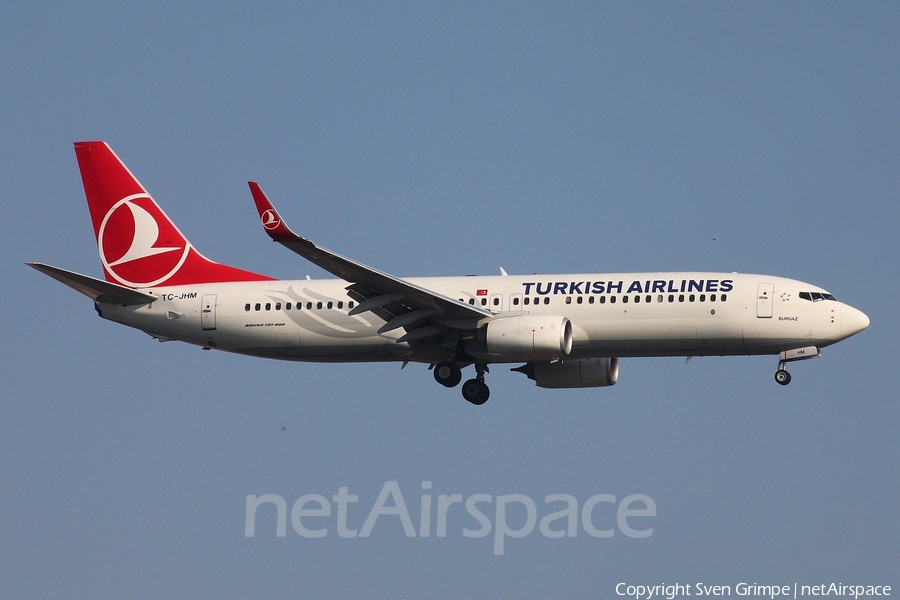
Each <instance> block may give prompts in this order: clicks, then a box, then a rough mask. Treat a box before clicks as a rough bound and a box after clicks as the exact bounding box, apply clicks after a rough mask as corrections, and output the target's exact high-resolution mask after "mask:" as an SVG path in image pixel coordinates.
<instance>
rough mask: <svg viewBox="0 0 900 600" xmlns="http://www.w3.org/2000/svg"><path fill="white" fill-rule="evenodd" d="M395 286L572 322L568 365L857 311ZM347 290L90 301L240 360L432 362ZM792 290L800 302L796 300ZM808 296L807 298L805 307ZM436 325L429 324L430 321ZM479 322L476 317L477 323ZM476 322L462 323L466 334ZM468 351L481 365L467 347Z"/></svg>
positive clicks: (627, 289) (780, 330) (570, 285)
mask: <svg viewBox="0 0 900 600" xmlns="http://www.w3.org/2000/svg"><path fill="white" fill-rule="evenodd" d="M406 281H408V282H410V283H413V284H415V285H418V286H421V287H423V288H427V289H429V290H431V291H433V292H435V293H437V294H441V295H443V296H447V297H450V298H453V299H457V300H461V301H463V302H466V303H470V304H475V305H476V306H481V307H484V308H487V309H488V310H490V311H491V312H492V313H494V315H495V316H496V317H504V316H516V315H522V314H527V313H531V314H543V315H558V316H563V317H567V318H568V319H569V321H571V323H572V328H573V337H574V343H573V347H572V351H571V354H570V355H569V356H570V357H571V358H588V357H632V356H703V355H752V354H777V353H779V352H782V351H785V350H790V349H794V348H800V347H807V346H816V347H819V348H821V347H824V346H828V345H830V344H833V343H835V342H838V341H840V340H842V339H845V338H847V337H849V336H850V335H853V334H854V333H857V332H859V331H861V330H862V329H864V328H865V326H866V325H867V324H868V319H867V318H866V317H865V315H863V314H862V313H861V312H860V311H858V310H856V309H854V308H852V307H850V306H848V305H846V304H843V303H841V302H838V301H836V300H833V299H826V298H831V296H829V295H828V294H827V293H826V292H824V290H822V289H821V288H819V287H817V286H813V285H810V284H806V283H803V282H800V281H796V280H792V279H784V278H780V277H771V276H766V275H748V274H738V273H690V272H688V273H615V274H608V273H601V274H578V275H527V276H471V277H422V278H410V279H407V280H406ZM348 285H349V284H348V283H347V282H345V281H341V280H338V279H332V280H281V281H265V282H242V283H208V284H195V285H188V286H177V287H154V288H146V289H143V290H142V291H144V292H147V293H150V294H152V295H154V296H157V297H158V298H159V300H158V301H154V302H152V303H150V304H148V305H143V306H121V305H113V304H104V303H98V307H99V308H100V312H101V314H102V316H103V317H104V318H107V319H111V320H114V321H118V322H121V323H123V324H125V325H128V326H131V327H135V328H138V329H141V330H143V331H146V332H147V333H149V334H151V335H153V336H154V337H157V338H160V339H163V340H166V339H173V340H181V341H184V342H188V343H191V344H197V345H200V346H203V347H208V348H216V349H220V350H226V351H230V352H237V353H241V354H249V355H255V356H264V357H269V358H280V359H285V360H299V361H318V362H358V361H389V360H410V361H419V362H435V361H438V360H442V358H441V357H440V356H433V355H431V354H430V353H429V351H428V349H427V348H421V347H418V346H417V345H416V344H409V343H406V342H402V343H398V342H397V340H398V339H399V338H400V337H401V336H402V335H403V334H404V333H405V331H404V330H403V329H402V328H400V329H395V330H392V331H388V332H385V333H382V334H379V333H377V331H378V329H379V328H380V327H381V326H383V325H384V324H385V321H384V320H382V319H381V318H379V317H378V316H376V315H375V314H373V313H372V312H363V313H361V314H358V315H354V316H351V315H349V314H348V313H349V312H350V310H351V308H352V306H353V305H355V304H356V302H354V300H353V299H352V298H351V297H349V296H348V295H347V291H346V289H345V288H346V287H347V286H348ZM801 292H803V293H805V294H803V296H805V297H802V296H801ZM812 298H814V299H812ZM435 320H437V321H439V318H436V319H435ZM488 320H489V319H483V320H482V322H487V321H488ZM481 324H482V323H481V322H477V321H473V322H472V324H471V325H472V327H471V328H472V329H473V330H474V329H477V328H478V327H479V326H480V325H481ZM467 352H469V354H471V355H472V356H475V357H476V358H478V359H479V360H483V361H486V362H519V361H520V360H519V359H518V358H515V357H502V356H492V355H490V354H488V353H487V349H486V348H479V347H478V344H471V345H469V346H467Z"/></svg>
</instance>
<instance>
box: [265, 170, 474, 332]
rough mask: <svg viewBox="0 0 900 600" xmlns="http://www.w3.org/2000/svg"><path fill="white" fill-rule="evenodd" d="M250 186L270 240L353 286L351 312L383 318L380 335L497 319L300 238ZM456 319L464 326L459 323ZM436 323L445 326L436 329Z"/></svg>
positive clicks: (350, 286) (439, 329) (469, 324)
mask: <svg viewBox="0 0 900 600" xmlns="http://www.w3.org/2000/svg"><path fill="white" fill-rule="evenodd" d="M249 185H250V192H251V193H252V194H253V200H254V202H255V203H256V209H257V210H258V211H259V218H260V220H261V221H262V225H263V228H264V229H265V231H266V233H267V234H269V237H270V238H272V240H273V241H275V242H278V243H279V244H281V245H283V246H285V247H287V248H290V249H291V250H293V251H294V252H296V253H297V254H299V255H300V256H302V257H303V258H305V259H307V260H308V261H310V262H311V263H313V264H315V265H317V266H319V267H321V268H323V269H325V270H326V271H328V272H329V273H332V274H334V275H336V276H338V277H340V278H341V279H343V280H344V281H347V282H349V283H350V284H351V285H349V286H348V287H347V291H348V293H349V294H350V295H351V297H354V298H356V299H357V301H358V302H359V304H358V305H357V306H356V307H355V308H353V309H352V310H351V311H350V314H359V313H362V312H366V311H372V312H373V313H375V314H377V315H378V316H379V317H381V318H382V319H384V320H385V321H387V323H386V324H385V325H384V326H383V327H382V328H381V329H380V330H379V333H384V332H387V331H390V330H392V329H397V328H399V327H404V328H405V329H406V331H407V332H408V333H407V335H405V336H403V337H402V338H401V340H402V341H407V340H410V339H420V338H424V337H427V336H429V335H433V334H439V333H441V331H443V330H444V327H445V326H449V327H454V326H455V325H462V323H467V324H466V325H463V327H471V326H473V325H472V324H473V323H474V322H477V321H478V320H480V319H484V318H486V317H491V316H492V313H491V312H490V311H489V310H487V309H484V308H482V307H480V306H473V305H471V304H466V303H465V302H460V301H459V300H457V299H455V298H450V297H448V296H444V295H442V294H438V293H436V292H433V291H431V290H429V289H427V288H423V287H420V286H417V285H415V284H412V283H409V282H408V281H404V280H403V279H400V278H398V277H394V276H393V275H389V274H387V273H383V272H381V271H378V270H377V269H373V268H371V267H367V266H366V265H364V264H361V263H358V262H356V261H354V260H351V259H349V258H345V257H343V256H340V255H339V254H335V253H334V252H331V251H330V250H326V249H325V248H322V247H321V246H318V245H316V244H315V243H313V242H312V241H310V240H308V239H306V238H303V237H300V236H299V235H297V234H295V233H294V232H293V231H291V230H290V228H289V227H288V226H287V225H286V224H285V222H284V219H282V218H281V215H279V214H278V211H276V210H275V207H274V206H272V203H271V202H270V201H269V199H268V198H267V197H266V195H265V194H264V193H263V191H262V188H260V187H259V184H257V183H255V182H253V181H251V182H249ZM454 321H455V322H458V323H453V322H454ZM435 323H438V324H441V326H435V325H434V324H435ZM414 331H415V333H413V332H414Z"/></svg>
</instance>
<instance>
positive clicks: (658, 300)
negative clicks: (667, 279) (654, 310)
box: [656, 294, 663, 302]
mask: <svg viewBox="0 0 900 600" xmlns="http://www.w3.org/2000/svg"><path fill="white" fill-rule="evenodd" d="M656 301H657V302H662V301H663V295H662V294H660V295H659V296H657V297H656Z"/></svg>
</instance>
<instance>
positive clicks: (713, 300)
mask: <svg viewBox="0 0 900 600" xmlns="http://www.w3.org/2000/svg"><path fill="white" fill-rule="evenodd" d="M709 301H710V302H715V301H716V295H715V294H710V295H709Z"/></svg>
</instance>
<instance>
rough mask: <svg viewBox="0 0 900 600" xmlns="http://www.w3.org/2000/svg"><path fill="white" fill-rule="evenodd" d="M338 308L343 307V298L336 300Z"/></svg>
mask: <svg viewBox="0 0 900 600" xmlns="http://www.w3.org/2000/svg"><path fill="white" fill-rule="evenodd" d="M338 308H344V302H343V300H340V301H338Z"/></svg>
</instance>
